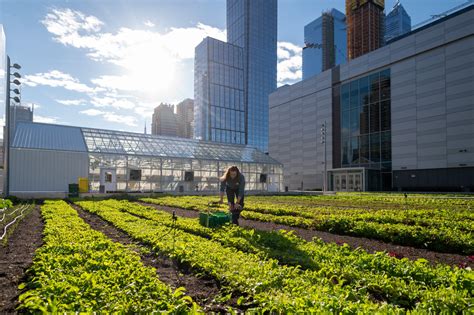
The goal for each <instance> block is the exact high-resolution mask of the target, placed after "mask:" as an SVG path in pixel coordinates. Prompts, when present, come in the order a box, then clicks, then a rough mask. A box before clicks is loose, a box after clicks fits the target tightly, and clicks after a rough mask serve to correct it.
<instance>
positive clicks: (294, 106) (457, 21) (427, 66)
mask: <svg viewBox="0 0 474 315" xmlns="http://www.w3.org/2000/svg"><path fill="white" fill-rule="evenodd" d="M387 67H388V68H390V69H391V101H392V104H391V116H392V128H391V130H392V168H393V170H394V172H395V171H399V170H410V169H412V170H429V169H442V168H459V167H461V168H462V167H465V168H466V169H467V168H469V167H472V166H474V10H473V9H472V8H471V9H469V10H465V11H460V12H459V13H456V14H455V16H452V17H449V18H448V19H446V20H442V21H439V22H438V23H435V24H434V25H430V26H429V27H426V28H424V29H420V30H419V31H416V32H414V33H412V34H410V35H408V36H406V37H404V38H402V39H400V40H397V41H395V42H393V43H391V44H389V45H387V46H385V47H382V48H380V49H378V50H375V51H373V52H371V53H368V54H366V55H363V56H361V57H359V58H356V59H353V60H351V61H350V62H348V63H346V64H343V65H341V66H340V68H339V71H337V70H338V69H337V68H336V69H334V70H335V71H333V73H332V74H331V71H326V72H323V73H321V74H319V75H317V76H314V77H311V78H309V79H307V80H304V81H301V82H298V83H296V84H294V85H292V86H283V87H280V88H279V89H278V90H277V91H276V92H274V93H273V94H271V95H270V100H269V107H270V117H269V118H270V146H269V152H270V154H271V155H272V156H273V157H275V158H276V159H277V160H279V161H280V162H281V163H283V165H284V183H285V186H289V189H298V188H301V182H303V183H304V187H303V188H305V189H314V188H321V186H322V182H321V178H322V169H323V164H322V161H323V149H322V146H321V144H320V126H321V123H322V122H323V121H324V119H326V120H327V121H328V126H329V128H331V127H332V122H331V111H332V109H331V104H332V94H331V84H333V85H334V84H336V83H344V82H349V81H351V80H354V79H357V78H359V77H362V76H365V75H368V74H370V73H372V72H375V71H378V70H381V69H382V68H387ZM336 75H339V76H340V77H339V79H338V78H337V77H336ZM331 76H334V78H331ZM331 81H333V82H331ZM329 130H331V129H329ZM330 138H331V132H328V138H327V140H328V143H327V144H328V146H327V149H328V169H330V168H331V167H330V166H332V145H331V144H332V139H330ZM427 174H428V173H427ZM430 174H431V173H430ZM451 177H452V178H457V177H456V176H451ZM395 182H396V181H394V183H395ZM395 184H396V183H395ZM395 186H396V185H395Z"/></svg>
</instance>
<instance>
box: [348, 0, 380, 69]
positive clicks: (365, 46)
mask: <svg viewBox="0 0 474 315" xmlns="http://www.w3.org/2000/svg"><path fill="white" fill-rule="evenodd" d="M384 5H385V1H384V0H346V16H347V59H348V60H351V59H354V58H357V57H359V56H362V55H364V54H366V53H368V52H371V51H373V50H376V49H378V48H380V47H381V46H382V44H383V38H384V36H383V33H384V29H385V22H384V13H383V10H384Z"/></svg>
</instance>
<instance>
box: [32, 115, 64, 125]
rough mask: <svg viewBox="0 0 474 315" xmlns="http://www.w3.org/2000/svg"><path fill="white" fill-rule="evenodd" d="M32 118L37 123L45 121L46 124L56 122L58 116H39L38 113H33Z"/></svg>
mask: <svg viewBox="0 0 474 315" xmlns="http://www.w3.org/2000/svg"><path fill="white" fill-rule="evenodd" d="M33 120H34V121H35V122H39V123H47V124H56V123H58V120H59V118H58V117H48V116H40V115H36V114H35V115H34V117H33Z"/></svg>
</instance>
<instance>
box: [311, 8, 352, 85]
mask: <svg viewBox="0 0 474 315" xmlns="http://www.w3.org/2000/svg"><path fill="white" fill-rule="evenodd" d="M304 41H305V44H306V46H307V48H305V49H303V80H305V79H307V78H309V77H311V76H313V75H316V74H318V73H321V72H322V71H325V70H327V69H330V68H332V67H334V66H336V65H338V64H341V63H344V62H346V50H347V36H346V16H345V15H344V14H343V13H342V12H340V11H338V10H336V9H332V10H331V11H329V12H325V13H323V15H322V16H320V17H319V18H317V19H316V20H314V21H313V22H311V23H309V24H307V25H306V26H305V27H304Z"/></svg>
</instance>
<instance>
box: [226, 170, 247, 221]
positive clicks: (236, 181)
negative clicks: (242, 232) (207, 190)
mask: <svg viewBox="0 0 474 315" xmlns="http://www.w3.org/2000/svg"><path fill="white" fill-rule="evenodd" d="M220 180H221V200H220V203H223V202H224V192H226V194H227V203H228V205H229V211H230V212H231V213H232V223H233V224H236V225H239V216H240V212H241V211H242V209H243V208H244V191H245V177H244V175H242V173H240V171H239V168H238V167H237V166H231V167H229V168H228V169H227V171H226V172H225V174H224V175H223V176H222V177H221V178H220ZM235 199H237V200H235Z"/></svg>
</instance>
